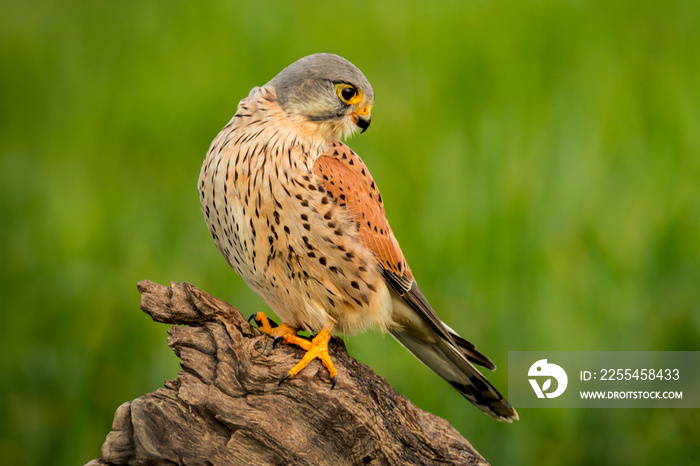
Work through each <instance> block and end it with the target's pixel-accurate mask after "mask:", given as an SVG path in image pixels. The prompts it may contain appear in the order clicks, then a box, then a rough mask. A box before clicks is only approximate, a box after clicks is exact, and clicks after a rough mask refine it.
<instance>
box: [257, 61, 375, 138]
mask: <svg viewBox="0 0 700 466" xmlns="http://www.w3.org/2000/svg"><path fill="white" fill-rule="evenodd" d="M267 86H270V87H273V88H274V89H275V92H276V94H277V101H278V103H279V104H280V106H281V107H282V109H283V110H284V111H285V112H286V113H287V115H288V116H289V117H290V118H291V119H292V120H295V121H297V122H300V123H316V124H318V125H319V127H323V128H325V131H324V132H328V131H330V134H329V137H337V136H340V135H341V134H343V135H348V134H352V133H353V132H355V131H357V130H358V129H362V131H364V130H365V129H367V127H369V123H370V119H371V109H372V103H373V101H374V91H373V90H372V85H371V84H370V83H369V81H367V78H366V77H365V75H364V74H362V71H360V70H359V69H358V68H357V67H356V66H355V65H353V64H352V63H350V62H349V61H348V60H346V59H345V58H343V57H340V56H338V55H334V54H332V53H317V54H314V55H309V56H306V57H304V58H301V59H300V60H297V61H295V62H294V63H292V64H291V65H289V66H288V67H286V68H285V69H283V70H282V71H281V72H280V73H279V74H278V75H277V76H275V77H274V78H272V80H270V82H268V83H267Z"/></svg>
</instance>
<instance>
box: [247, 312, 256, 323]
mask: <svg viewBox="0 0 700 466" xmlns="http://www.w3.org/2000/svg"><path fill="white" fill-rule="evenodd" d="M257 315H258V313H257V312H256V313H255V314H253V315H252V316H250V317H248V323H250V321H251V320H255V323H256V324H257V323H258V321H257V319H255V317H256V316H257Z"/></svg>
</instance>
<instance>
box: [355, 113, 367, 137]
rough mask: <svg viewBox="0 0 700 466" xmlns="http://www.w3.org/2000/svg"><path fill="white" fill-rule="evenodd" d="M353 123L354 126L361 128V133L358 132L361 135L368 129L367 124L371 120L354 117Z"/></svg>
mask: <svg viewBox="0 0 700 466" xmlns="http://www.w3.org/2000/svg"><path fill="white" fill-rule="evenodd" d="M353 121H354V122H355V124H356V125H357V126H359V127H360V128H362V131H360V134H361V133H364V132H365V131H367V128H369V124H370V123H371V122H372V118H370V117H355V118H353Z"/></svg>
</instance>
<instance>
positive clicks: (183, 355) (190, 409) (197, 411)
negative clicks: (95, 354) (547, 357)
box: [88, 281, 487, 466]
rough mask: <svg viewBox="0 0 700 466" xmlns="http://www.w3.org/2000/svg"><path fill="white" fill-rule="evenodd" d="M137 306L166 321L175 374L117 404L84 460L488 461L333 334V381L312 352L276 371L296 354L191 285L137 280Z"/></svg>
mask: <svg viewBox="0 0 700 466" xmlns="http://www.w3.org/2000/svg"><path fill="white" fill-rule="evenodd" d="M138 288H139V291H140V292H141V293H142V300H141V309H143V310H144V311H145V312H146V313H147V314H148V315H150V316H151V317H152V318H153V320H155V321H157V322H163V323H167V324H175V325H177V326H175V327H172V328H171V329H170V330H169V331H168V334H169V337H168V345H169V346H170V347H171V348H172V349H173V351H175V354H177V356H178V357H179V358H180V359H182V362H181V366H182V369H183V370H182V371H181V372H180V373H179V374H178V377H177V378H176V379H175V380H173V381H166V382H165V388H161V389H158V390H156V391H155V392H153V393H149V394H147V395H143V396H142V397H140V398H138V399H136V400H133V401H129V402H127V403H124V404H123V405H121V406H120V407H119V408H118V409H117V411H116V413H115V416H114V423H113V424H112V429H113V430H112V431H111V432H110V433H109V434H108V435H107V439H106V441H105V443H104V445H103V446H102V458H100V459H95V460H93V461H91V462H90V463H88V465H91V466H96V465H125V464H129V465H131V464H142V465H143V464H147V465H166V464H167V465H172V464H180V465H199V464H207V465H231V464H233V465H238V464H241V465H255V464H301V465H303V464H309V465H319V464H333V465H343V464H373V465H374V464H376V465H380V464H401V465H403V464H464V465H485V464H487V463H486V461H485V460H484V459H483V458H482V457H481V455H479V454H478V453H477V452H476V451H475V450H474V449H473V448H472V446H471V445H470V444H469V442H468V441H467V440H465V439H464V438H463V437H462V436H461V435H460V434H459V433H458V432H457V431H456V430H455V429H454V428H453V427H452V426H450V424H449V423H448V422H447V421H445V420H444V419H441V418H439V417H437V416H435V415H433V414H430V413H427V412H425V411H422V410H420V409H418V408H416V407H415V406H414V405H413V404H412V403H411V402H410V401H409V400H407V399H406V398H404V397H403V396H401V395H399V394H398V393H397V392H396V391H395V390H394V389H393V388H391V386H389V384H388V383H387V382H386V381H385V380H384V379H382V378H381V377H379V376H378V375H376V374H375V373H374V372H372V370H371V369H370V368H368V367H367V366H365V365H364V364H361V363H359V362H357V361H355V360H354V359H352V358H351V357H350V356H349V355H348V353H347V351H346V349H345V345H344V344H343V342H342V340H340V339H338V338H333V339H332V340H331V342H330V344H329V350H330V353H331V356H332V358H333V360H334V362H335V365H336V368H337V369H338V384H337V386H336V387H335V389H333V390H331V388H330V387H331V385H330V381H329V380H328V373H327V371H326V370H325V369H324V368H323V366H322V365H321V363H320V362H319V361H318V360H316V361H314V362H312V363H311V364H310V365H309V366H308V367H307V368H306V369H304V370H303V371H301V373H300V374H298V375H297V376H296V377H294V378H293V379H287V380H286V381H285V382H284V383H282V384H281V385H278V382H279V380H280V377H281V376H282V375H284V373H285V371H286V370H287V369H288V368H290V367H292V366H293V365H294V364H295V363H296V362H297V361H298V360H299V358H301V356H302V355H303V351H302V350H301V349H299V348H296V347H294V346H289V345H277V346H276V347H275V348H273V345H272V343H273V340H272V338H270V337H268V336H266V335H263V334H262V333H260V331H258V330H257V328H255V327H253V326H251V325H249V324H248V322H246V319H245V318H244V317H243V316H242V315H241V313H240V312H239V311H238V310H237V309H236V308H234V307H233V306H231V305H230V304H228V303H226V302H224V301H222V300H220V299H217V298H215V297H213V296H210V295H208V294H206V293H204V292H203V291H201V290H200V289H198V288H196V287H194V286H192V285H190V284H189V283H173V284H171V286H170V287H165V286H163V285H159V284H156V283H153V282H150V281H142V282H140V283H139V284H138Z"/></svg>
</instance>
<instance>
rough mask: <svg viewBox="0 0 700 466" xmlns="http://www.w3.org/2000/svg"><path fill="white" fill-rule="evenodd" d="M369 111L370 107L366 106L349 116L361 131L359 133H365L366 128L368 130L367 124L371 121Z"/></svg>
mask: <svg viewBox="0 0 700 466" xmlns="http://www.w3.org/2000/svg"><path fill="white" fill-rule="evenodd" d="M371 111H372V107H371V105H366V106H364V107H362V108H358V109H357V110H355V111H354V112H352V114H351V115H352V121H353V123H355V124H356V125H357V126H359V127H360V128H361V129H362V131H361V133H364V132H365V131H367V128H369V124H370V122H371V121H372V115H370V112H371Z"/></svg>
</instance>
